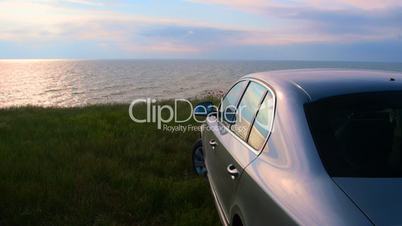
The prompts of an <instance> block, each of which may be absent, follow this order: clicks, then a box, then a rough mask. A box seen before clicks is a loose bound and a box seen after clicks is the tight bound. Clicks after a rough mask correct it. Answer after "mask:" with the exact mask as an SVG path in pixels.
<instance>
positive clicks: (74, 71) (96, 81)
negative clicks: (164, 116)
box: [0, 60, 402, 108]
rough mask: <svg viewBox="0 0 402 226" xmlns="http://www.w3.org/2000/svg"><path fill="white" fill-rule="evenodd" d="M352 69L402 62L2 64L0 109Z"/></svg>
mask: <svg viewBox="0 0 402 226" xmlns="http://www.w3.org/2000/svg"><path fill="white" fill-rule="evenodd" d="M302 68H347V69H373V70H387V71H398V72H402V63H381V62H328V61H325V62H320V61H241V60H239V61H229V60H0V108H8V107H15V106H26V105H34V106H44V107H73V106H85V105H92V104H106V103H130V102H131V101H133V100H135V99H138V98H155V99H171V98H196V97H201V96H204V95H208V94H215V93H222V92H224V91H225V90H227V89H228V88H229V87H230V86H231V84H232V83H234V82H235V81H236V80H237V79H239V78H240V77H241V76H244V75H246V74H249V73H253V72H262V71H271V70H283V69H302Z"/></svg>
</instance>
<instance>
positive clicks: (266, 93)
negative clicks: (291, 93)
mask: <svg viewBox="0 0 402 226" xmlns="http://www.w3.org/2000/svg"><path fill="white" fill-rule="evenodd" d="M242 81H247V86H246V88H244V91H243V93H242V95H241V96H240V98H239V100H238V103H237V107H239V104H240V102H241V100H242V99H243V96H244V94H245V93H246V91H247V88H248V86H249V84H250V82H256V83H258V84H260V85H262V86H264V87H265V88H266V89H267V91H266V92H265V94H264V98H262V100H261V103H260V105H259V107H258V110H257V113H256V114H255V115H254V118H253V123H252V124H251V127H250V129H249V131H248V133H247V140H246V141H244V140H243V139H241V138H240V137H239V136H238V135H237V134H235V133H234V132H233V131H232V130H231V129H230V127H227V126H226V125H225V124H224V123H223V122H222V121H221V120H220V119H218V120H217V121H218V123H219V125H220V126H222V127H223V128H225V130H226V131H227V132H229V133H230V134H231V135H232V136H233V137H234V138H236V139H237V140H238V141H240V142H241V143H242V144H243V145H244V146H245V147H246V148H247V149H249V150H251V151H252V152H253V153H254V154H255V155H259V154H260V153H261V152H262V150H264V148H265V146H266V145H267V142H268V140H269V138H270V137H271V134H272V129H273V127H274V122H275V118H276V109H277V99H276V93H275V90H274V89H273V87H272V86H271V85H269V84H267V83H266V82H265V81H263V80H260V79H257V78H242V79H240V80H238V81H237V82H236V83H235V84H234V85H233V86H232V87H231V88H230V89H229V91H228V92H227V93H226V94H225V96H224V97H223V98H222V100H223V99H224V98H225V97H226V96H227V94H228V93H229V92H230V90H231V89H232V88H233V87H234V86H235V85H237V84H238V83H239V82H242ZM268 92H270V93H271V94H272V99H273V101H274V103H273V108H274V110H273V111H272V112H273V114H272V120H271V124H270V125H269V133H268V135H267V137H266V138H265V140H264V143H263V145H262V146H261V148H260V149H258V150H256V149H255V148H253V147H252V146H251V145H250V144H249V143H248V138H249V136H250V132H251V130H252V128H253V126H254V121H255V118H256V117H257V115H258V112H259V111H260V107H261V104H262V103H263V102H264V100H265V97H266V96H267V95H268ZM221 102H222V101H221ZM220 105H221V104H219V108H220ZM236 110H237V109H236Z"/></svg>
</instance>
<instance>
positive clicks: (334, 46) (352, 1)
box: [0, 0, 402, 61]
mask: <svg viewBox="0 0 402 226" xmlns="http://www.w3.org/2000/svg"><path fill="white" fill-rule="evenodd" d="M401 12H402V2H401V1H397V0H383V1H374V0H369V1H363V0H335V1H324V0H287V1H279V0H276V1H275V0H271V1H263V0H247V1H246V0H231V1H229V0H172V1H162V0H161V1H156V0H152V1H138V0H137V1H123V0H121V1H92V0H37V1H19V0H17V1H10V0H0V49H1V52H0V58H3V59H9V58H214V59H215V58H218V59H220V58H222V59H226V58H230V59H233V58H236V59H297V60H320V59H323V60H358V61H361V60H367V61H371V60H374V61H400V60H402V51H401V50H402V13H401Z"/></svg>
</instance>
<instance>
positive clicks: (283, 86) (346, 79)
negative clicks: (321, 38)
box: [245, 69, 402, 101]
mask: <svg viewBox="0 0 402 226" xmlns="http://www.w3.org/2000/svg"><path fill="white" fill-rule="evenodd" d="M245 77H246V78H254V79H258V80H262V81H264V82H266V83H267V84H268V85H270V86H271V87H272V88H273V89H274V90H275V91H276V92H278V91H279V92H281V93H284V94H285V95H286V94H289V95H294V93H295V91H296V90H299V91H298V93H300V90H301V91H302V92H304V93H305V94H306V95H307V96H308V98H309V100H310V101H315V100H319V99H322V98H325V97H331V96H339V95H346V94H353V93H365V92H379V91H395V90H402V73H400V72H399V73H398V72H387V71H373V70H350V69H300V70H281V71H268V72H260V73H254V74H250V75H247V76H245Z"/></svg>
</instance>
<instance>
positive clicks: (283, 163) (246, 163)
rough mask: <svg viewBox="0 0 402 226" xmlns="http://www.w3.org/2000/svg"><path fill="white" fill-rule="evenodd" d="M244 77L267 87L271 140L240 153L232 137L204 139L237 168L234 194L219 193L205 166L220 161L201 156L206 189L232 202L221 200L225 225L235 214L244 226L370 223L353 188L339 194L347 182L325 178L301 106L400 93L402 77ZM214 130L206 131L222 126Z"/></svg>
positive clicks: (318, 73)
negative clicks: (271, 95)
mask: <svg viewBox="0 0 402 226" xmlns="http://www.w3.org/2000/svg"><path fill="white" fill-rule="evenodd" d="M355 75H356V76H355ZM390 78H393V80H394V81H391V79H390ZM242 79H253V80H258V81H262V82H265V83H266V84H268V85H269V87H271V88H272V90H273V91H274V92H275V96H276V109H275V119H274V122H273V128H272V132H271V135H270V137H269V139H268V141H267V143H266V145H265V147H264V148H263V150H262V151H261V152H259V153H257V154H258V155H252V154H250V153H249V152H247V151H244V150H245V146H246V145H244V144H242V143H241V142H239V141H238V140H237V141H236V139H235V138H233V136H232V134H230V133H226V134H225V133H223V134H220V133H216V134H213V135H211V132H204V134H208V135H204V134H203V137H204V136H205V140H204V145H208V141H207V140H208V139H211V137H212V136H213V137H215V139H217V140H219V142H220V143H223V144H224V145H223V147H224V149H225V150H226V152H227V153H228V154H230V155H231V157H232V158H233V160H236V162H237V164H238V166H239V167H240V168H241V170H242V174H241V176H240V177H239V178H238V179H237V180H236V181H234V182H233V181H232V182H231V184H229V183H228V184H229V187H230V186H234V187H233V188H231V189H227V187H226V188H225V190H223V191H222V190H219V189H221V188H223V187H225V186H223V185H222V186H219V187H218V186H215V183H224V182H222V181H221V182H218V181H219V180H222V178H224V177H225V175H224V173H222V174H219V175H220V176H216V177H215V176H214V175H213V174H214V173H216V172H214V170H215V168H213V167H212V168H210V167H211V165H212V164H214V165H219V164H220V163H219V161H220V160H219V159H218V158H217V157H215V159H213V158H214V156H215V155H216V154H211V153H213V152H211V150H208V151H206V152H207V153H206V154H205V155H206V158H205V160H206V165H207V169H208V177H209V179H210V183H211V185H212V186H211V188H212V189H216V190H217V191H215V192H216V193H217V196H218V198H217V202H222V201H221V199H222V198H221V197H220V194H224V193H230V194H225V195H226V196H230V198H224V199H225V200H226V201H224V202H223V203H221V204H220V205H222V206H224V207H223V209H225V211H224V214H225V219H226V221H227V222H228V223H230V221H231V219H232V218H233V216H234V215H239V216H242V221H243V223H244V224H245V225H267V224H269V225H293V224H298V225H372V224H373V222H371V221H370V219H369V218H368V217H367V216H366V212H364V210H363V211H362V209H360V208H359V206H358V205H359V204H358V203H356V202H355V200H354V199H353V198H351V197H350V196H351V193H355V192H356V191H357V187H358V186H357V187H356V188H354V187H353V186H352V188H348V189H347V190H346V189H345V190H342V189H340V187H339V186H338V185H339V184H341V183H344V182H338V181H336V180H338V179H335V181H334V179H333V178H331V177H329V175H328V173H327V172H326V170H325V168H324V166H323V164H322V161H321V159H320V156H319V154H318V152H317V150H316V147H315V143H314V141H313V137H312V135H311V132H310V129H309V125H308V122H307V119H306V115H305V112H304V104H306V103H309V102H312V101H316V100H319V99H322V98H325V97H329V96H335V95H343V94H349V93H358V92H374V91H384V90H402V75H401V74H398V73H394V72H377V71H375V72H373V71H360V70H357V71H356V70H353V71H350V70H327V69H325V70H288V71H275V72H263V73H256V74H250V75H247V76H245V77H243V78H242ZM218 124H219V122H215V124H211V123H208V126H210V127H219V126H218ZM217 151H220V150H217ZM225 158H226V162H224V163H223V164H222V166H220V168H221V169H223V168H226V164H227V163H228V162H227V161H228V160H227V159H230V157H225ZM229 161H230V160H229ZM214 177H215V178H214ZM225 179H226V178H225ZM335 182H336V183H335ZM228 184H227V185H228ZM390 191H391V190H390ZM392 191H393V192H396V190H392ZM349 193H350V194H349ZM373 194H374V193H373ZM221 196H222V195H221ZM356 197H357V196H356ZM227 200H229V201H227ZM366 209H367V210H368V208H366ZM367 210H366V211H367ZM399 210H400V209H399ZM373 211H376V210H375V209H373ZM367 212H370V211H367ZM373 221H374V222H375V220H373ZM379 222H384V221H379ZM392 222H397V221H392Z"/></svg>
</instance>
